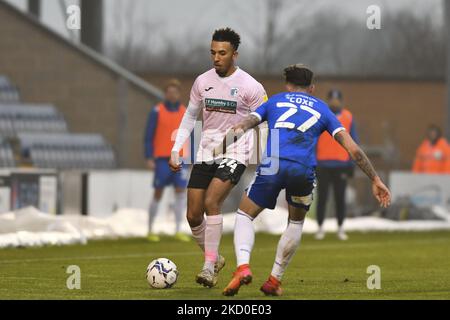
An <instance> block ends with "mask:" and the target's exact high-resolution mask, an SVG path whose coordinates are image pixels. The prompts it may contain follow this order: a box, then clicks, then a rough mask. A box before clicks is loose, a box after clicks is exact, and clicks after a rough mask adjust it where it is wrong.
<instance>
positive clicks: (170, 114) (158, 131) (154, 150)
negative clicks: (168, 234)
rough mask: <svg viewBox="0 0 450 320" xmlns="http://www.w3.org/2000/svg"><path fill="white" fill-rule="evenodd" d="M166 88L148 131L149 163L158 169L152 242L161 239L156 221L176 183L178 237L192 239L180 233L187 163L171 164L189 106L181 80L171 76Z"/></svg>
mask: <svg viewBox="0 0 450 320" xmlns="http://www.w3.org/2000/svg"><path fill="white" fill-rule="evenodd" d="M164 90H165V100H164V102H161V103H160V104H158V105H157V106H155V107H154V108H153V109H152V110H151V111H150V113H149V116H148V120H147V127H146V131H145V157H146V159H147V166H148V168H149V169H150V170H152V171H154V172H155V175H154V180H153V187H154V189H155V190H154V195H153V200H152V203H151V204H150V209H149V226H148V240H149V241H152V242H158V241H159V240H160V238H159V236H158V235H157V234H154V233H153V223H154V221H155V218H156V215H157V213H158V208H159V203H160V201H161V198H162V195H163V192H164V189H165V187H167V186H174V187H175V199H174V200H175V202H174V205H173V209H174V212H175V222H176V234H175V238H176V239H178V240H180V241H189V240H190V237H189V236H188V235H186V234H183V233H180V227H181V223H182V221H183V216H184V215H183V214H184V211H185V209H186V187H187V167H186V165H184V166H183V169H182V170H181V171H179V172H176V173H175V172H172V171H171V170H170V168H169V165H168V161H169V158H170V153H171V151H172V146H173V141H172V136H173V134H174V132H175V131H176V130H177V129H178V127H179V126H180V123H181V120H182V118H183V115H184V113H185V111H186V107H185V106H184V105H182V104H181V103H180V94H181V84H180V82H179V81H178V80H176V79H172V80H170V81H169V82H168V83H167V85H166V86H165V88H164Z"/></svg>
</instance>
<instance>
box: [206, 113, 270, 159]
mask: <svg viewBox="0 0 450 320" xmlns="http://www.w3.org/2000/svg"><path fill="white" fill-rule="evenodd" d="M260 122H261V120H260V119H259V118H258V117H257V116H254V115H252V114H251V115H249V116H248V117H247V118H245V119H244V120H242V121H241V122H239V123H238V124H236V125H234V126H233V127H232V128H231V129H230V130H229V131H228V132H227V133H226V134H225V137H224V138H223V141H222V142H221V143H220V144H219V145H218V146H216V147H215V148H214V152H215V154H220V153H221V152H222V151H223V148H224V146H225V149H226V148H227V147H228V146H229V145H230V144H232V143H234V142H235V141H237V140H239V139H240V138H241V137H242V136H243V135H244V133H245V132H246V131H247V130H250V129H253V128H254V127H256V126H257V125H258V124H259V123H260ZM235 138H236V139H235Z"/></svg>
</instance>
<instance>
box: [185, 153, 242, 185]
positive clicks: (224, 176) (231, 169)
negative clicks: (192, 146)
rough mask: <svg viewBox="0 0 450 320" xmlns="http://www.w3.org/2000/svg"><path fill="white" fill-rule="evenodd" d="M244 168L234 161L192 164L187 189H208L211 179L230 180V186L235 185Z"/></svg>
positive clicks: (224, 160)
mask: <svg viewBox="0 0 450 320" xmlns="http://www.w3.org/2000/svg"><path fill="white" fill-rule="evenodd" d="M245 169H246V166H245V165H243V164H242V163H240V162H238V161H236V160H234V159H227V158H226V159H223V160H222V161H221V162H220V163H212V164H208V163H205V162H203V163H200V164H194V166H193V168H192V171H191V178H190V179H189V183H188V188H192V189H208V186H209V184H210V182H211V180H212V179H213V178H219V179H220V180H222V181H224V182H225V181H227V180H230V181H231V183H232V184H234V185H237V184H238V183H239V180H240V179H241V176H242V174H243V173H244V171H245Z"/></svg>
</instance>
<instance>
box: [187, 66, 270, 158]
mask: <svg viewBox="0 0 450 320" xmlns="http://www.w3.org/2000/svg"><path fill="white" fill-rule="evenodd" d="M266 100H267V94H266V92H265V90H264V87H263V86H262V85H261V84H260V83H259V82H258V81H256V80H255V79H254V78H253V77H252V76H250V75H249V74H248V73H247V72H245V71H243V70H242V69H240V68H237V69H236V71H235V72H234V73H233V74H232V75H230V76H228V77H224V78H222V77H220V76H219V75H218V74H217V73H216V70H215V69H211V70H209V71H207V72H205V73H203V74H201V75H200V76H199V77H197V79H196V80H195V82H194V85H193V86H192V90H191V96H190V102H189V103H192V104H194V105H197V106H201V107H202V110H203V129H202V136H201V140H200V145H199V149H198V153H197V158H196V159H197V162H201V161H204V162H207V161H213V160H214V159H218V158H230V159H234V160H237V161H239V162H240V163H242V164H245V165H248V162H249V159H250V158H251V157H252V154H253V145H254V141H253V140H254V137H253V135H254V133H253V132H252V131H249V132H247V133H246V134H245V136H244V137H242V138H241V139H239V140H238V141H237V142H236V143H233V144H231V145H229V146H228V148H227V150H226V153H225V155H217V154H214V151H213V150H214V148H215V147H216V146H218V145H219V144H220V143H221V142H222V140H223V138H224V136H225V134H226V132H227V131H228V130H229V129H230V128H231V127H233V126H234V125H235V124H237V123H239V122H241V121H242V120H244V119H245V118H246V117H247V116H248V115H249V114H250V113H251V112H253V111H254V110H255V109H256V108H258V107H259V106H260V105H262V104H263V103H264V102H265V101H266Z"/></svg>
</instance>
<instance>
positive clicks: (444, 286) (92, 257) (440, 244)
mask: <svg viewBox="0 0 450 320" xmlns="http://www.w3.org/2000/svg"><path fill="white" fill-rule="evenodd" d="M349 235H350V240H349V241H347V242H340V241H338V240H337V239H336V237H335V235H334V234H327V237H326V238H325V240H323V241H316V240H314V239H313V237H312V235H304V236H303V239H302V243H301V246H300V248H299V250H298V251H297V254H296V255H295V257H294V259H293V260H292V262H291V265H290V266H289V268H288V270H287V272H286V274H285V277H284V279H283V289H284V295H283V296H282V297H281V298H282V299H450V232H443V231H442V232H415V233H378V232H377V233H366V234H363V233H350V234H349ZM278 238H279V237H278V236H272V235H267V234H257V236H256V244H255V249H254V252H253V256H252V261H251V266H252V270H253V275H254V278H253V283H252V284H251V285H249V286H245V287H243V288H242V289H241V291H240V292H239V295H237V296H235V297H234V299H261V298H262V299H266V297H264V296H263V295H262V293H261V292H260V291H259V287H260V286H261V284H262V283H263V281H264V280H265V279H266V278H267V276H268V274H269V272H270V270H271V268H272V263H273V259H274V254H275V248H276V245H277V242H278ZM221 253H222V254H223V255H224V256H225V257H226V258H227V265H226V267H225V268H224V269H223V271H222V272H221V274H220V279H219V284H218V286H217V287H215V288H212V289H207V288H203V287H201V286H199V285H198V284H196V283H195V282H194V277H195V274H196V273H197V272H198V271H200V268H201V266H202V260H203V259H202V255H201V254H200V250H199V249H198V248H197V246H196V245H195V244H194V242H191V243H180V242H176V241H175V240H172V239H171V238H170V237H163V241H162V242H160V243H157V244H154V243H148V242H147V241H146V240H145V239H127V240H109V241H91V242H89V244H88V245H85V246H80V245H74V246H63V247H45V248H28V249H3V250H0V299H2V300H4V299H230V298H228V297H223V296H222V295H221V292H222V289H223V288H224V286H225V285H226V284H227V283H228V281H229V280H230V277H231V274H232V272H233V271H234V267H235V257H234V251H233V239H232V236H231V235H226V236H224V237H223V239H222V244H221ZM159 257H167V258H170V259H172V260H173V261H174V262H175V263H176V264H177V266H178V269H179V271H180V277H179V279H178V283H177V284H176V285H175V287H173V288H172V289H167V290H156V289H151V288H149V286H148V284H147V282H146V280H145V276H144V274H145V270H146V267H147V265H148V263H149V262H150V261H151V260H152V259H154V258H159ZM69 265H78V266H79V267H80V268H81V289H80V290H69V289H67V287H66V280H67V278H68V277H69V276H70V275H69V274H67V273H66V270H67V267H68V266H69ZM370 265H377V266H379V267H380V268H381V289H379V290H376V289H375V290H369V289H368V288H367V285H366V283H367V278H368V277H369V276H370V274H368V273H367V267H368V266H370ZM270 299H279V298H270Z"/></svg>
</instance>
